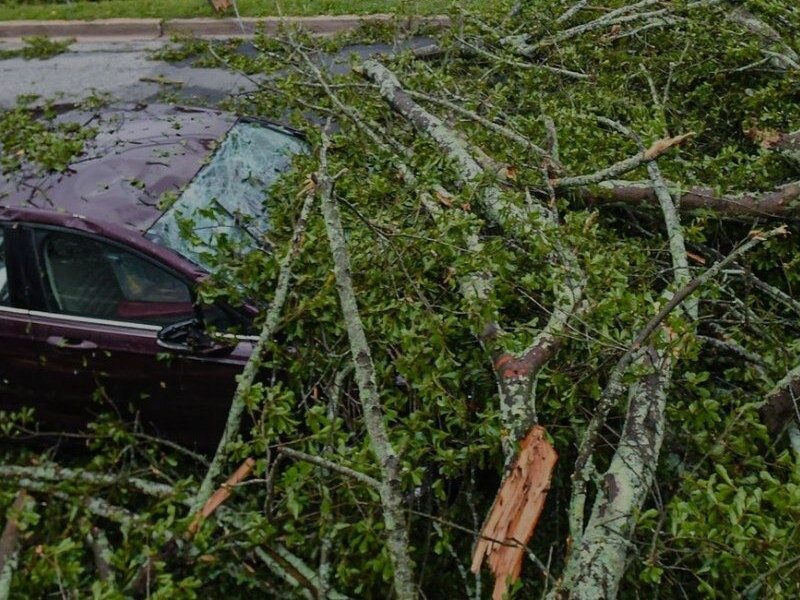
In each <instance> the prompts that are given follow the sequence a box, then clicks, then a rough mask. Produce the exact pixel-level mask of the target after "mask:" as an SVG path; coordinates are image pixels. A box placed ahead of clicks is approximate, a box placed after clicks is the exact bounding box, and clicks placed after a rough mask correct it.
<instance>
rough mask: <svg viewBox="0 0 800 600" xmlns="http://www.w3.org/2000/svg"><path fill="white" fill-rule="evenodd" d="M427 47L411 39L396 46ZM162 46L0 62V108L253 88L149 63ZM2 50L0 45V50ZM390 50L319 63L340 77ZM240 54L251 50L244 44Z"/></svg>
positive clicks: (112, 46) (92, 49) (202, 99)
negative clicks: (23, 100) (352, 61)
mask: <svg viewBox="0 0 800 600" xmlns="http://www.w3.org/2000/svg"><path fill="white" fill-rule="evenodd" d="M429 42H430V40H427V39H425V38H414V39H411V40H408V41H406V42H403V44H402V45H403V46H419V45H424V44H426V43H429ZM163 44H164V42H161V41H128V42H83V43H75V44H72V45H71V46H70V47H69V50H68V51H67V52H65V53H63V54H60V55H58V56H54V57H52V58H49V59H46V60H38V59H33V60H24V59H22V58H11V59H5V60H0V108H7V107H10V106H13V105H14V104H15V103H16V99H17V97H18V96H21V95H27V94H36V95H38V96H40V97H42V98H46V99H52V100H56V101H58V102H70V101H77V100H81V99H83V98H86V97H87V96H89V95H91V94H92V93H93V91H95V92H101V93H106V94H111V95H112V97H113V98H114V99H115V100H118V101H121V102H151V101H154V100H157V99H159V98H161V97H163V96H164V94H169V95H174V97H176V98H177V99H178V101H179V102H181V103H183V104H200V105H213V104H216V103H217V102H219V101H220V100H222V99H224V98H225V97H227V96H229V95H231V94H235V93H240V92H246V91H251V90H253V89H254V87H255V84H254V83H253V82H252V81H250V80H248V79H247V78H245V77H243V76H241V75H239V74H238V73H234V72H231V71H228V70H225V69H205V68H194V67H192V66H191V65H190V64H188V63H186V64H170V63H165V62H162V61H158V60H151V59H150V52H151V51H152V50H156V49H158V48H159V47H160V46H161V45H163ZM7 47H9V46H8V45H7V44H0V49H1V48H7ZM393 50H394V48H393V47H391V46H388V45H384V44H375V45H358V46H351V47H348V48H347V49H345V50H344V51H342V52H340V53H339V54H337V55H335V56H332V57H328V58H327V59H326V60H324V61H323V63H325V65H326V67H327V68H329V69H330V70H332V71H334V72H341V71H343V70H346V69H347V68H348V67H347V62H348V57H349V56H350V54H353V53H355V54H358V55H360V56H362V57H363V56H368V55H371V54H375V53H388V52H392V51H393ZM241 51H243V52H253V51H254V49H253V48H252V46H251V45H250V44H249V42H245V43H244V44H243V46H242V49H241ZM159 81H161V82H172V83H159Z"/></svg>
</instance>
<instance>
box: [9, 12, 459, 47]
mask: <svg viewBox="0 0 800 600" xmlns="http://www.w3.org/2000/svg"><path fill="white" fill-rule="evenodd" d="M395 19H396V17H395V16H394V15H390V14H375V15H335V16H332V15H331V16H329V15H322V16H315V17H246V18H242V19H241V21H239V20H238V19H233V18H216V19H215V18H197V19H168V20H161V19H97V20H95V21H3V22H0V39H4V40H8V39H19V38H23V37H28V36H34V35H38V36H47V37H49V38H75V39H76V40H77V41H83V42H91V41H101V40H102V41H108V40H114V39H125V40H154V39H158V38H162V37H168V36H170V35H175V34H182V35H192V36H196V37H207V38H213V37H250V36H252V35H253V34H254V33H255V32H256V31H257V30H258V29H259V28H260V27H263V28H264V31H265V32H266V33H275V32H276V31H277V30H278V29H279V27H280V26H281V25H283V26H286V25H290V26H298V27H302V28H303V29H306V30H308V31H309V32H311V33H313V34H316V35H330V34H334V33H340V32H343V31H352V30H353V29H356V28H357V27H358V26H359V25H360V24H362V23H388V22H390V21H394V20H395ZM398 22H399V23H403V24H406V25H407V26H413V25H432V26H435V27H446V26H447V25H448V24H449V23H450V19H449V18H448V17H446V16H431V17H408V18H405V19H399V20H398Z"/></svg>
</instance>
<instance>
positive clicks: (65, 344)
mask: <svg viewBox="0 0 800 600" xmlns="http://www.w3.org/2000/svg"><path fill="white" fill-rule="evenodd" d="M59 118H60V119H63V120H67V121H70V122H74V121H79V122H81V123H82V124H85V125H86V126H89V127H93V128H95V129H96V131H97V135H96V137H95V138H94V140H93V141H92V142H90V143H89V144H88V146H87V149H86V152H85V153H83V154H82V155H81V156H79V157H78V158H76V159H75V160H74V162H73V163H72V164H71V165H70V166H69V167H68V168H67V169H66V170H65V171H63V172H59V173H46V174H41V173H39V172H37V171H36V169H35V167H33V166H26V167H24V168H23V169H22V170H20V171H15V172H12V173H7V174H2V173H0V403H1V404H0V408H2V409H4V410H10V409H12V410H13V409H16V408H18V407H21V406H31V407H33V408H34V409H35V416H36V417H37V419H38V420H39V421H40V422H41V423H42V426H43V427H44V428H51V429H54V430H58V431H61V430H68V429H75V428H79V427H81V426H82V425H84V424H85V423H86V422H87V421H89V420H90V419H91V418H92V417H93V415H96V414H98V413H100V412H102V411H103V410H108V409H109V405H108V403H107V402H103V401H102V400H104V399H105V400H106V401H111V402H112V403H113V404H114V406H115V407H116V408H117V409H119V410H122V411H132V412H133V413H135V414H136V415H137V416H138V418H139V419H140V421H141V423H142V424H143V425H145V426H146V427H148V428H150V429H151V430H155V431H156V432H157V433H159V434H161V435H164V436H166V437H169V438H172V439H174V440H177V441H179V442H182V443H185V444H190V445H194V446H202V447H210V446H213V445H215V444H216V442H217V439H218V435H219V432H220V431H221V428H222V425H223V424H224V420H225V415H226V414H227V411H228V407H229V405H230V398H231V395H232V393H233V390H234V386H235V376H236V374H237V373H239V372H240V371H241V369H242V366H243V364H244V362H245V361H246V360H247V357H248V356H249V354H250V352H251V348H252V344H253V341H254V338H252V337H249V336H248V335H246V334H248V333H252V319H253V318H254V316H255V314H254V312H255V311H254V309H252V308H251V307H246V306H245V307H234V306H228V305H226V304H223V303H218V304H216V305H212V306H204V307H202V309H201V308H199V304H198V303H197V302H196V298H195V291H194V290H195V287H196V285H197V283H198V281H199V280H201V279H202V278H203V277H205V276H206V275H207V274H208V272H209V269H210V268H211V267H209V266H208V265H207V264H206V263H207V260H206V258H207V256H208V249H209V247H213V246H214V244H215V243H217V241H218V240H219V239H221V238H220V236H225V239H227V240H229V241H230V240H234V241H236V242H237V243H239V244H242V245H244V247H245V248H247V247H253V248H256V247H258V246H259V245H261V244H262V239H263V234H264V232H265V230H266V226H267V215H266V211H265V199H266V198H267V196H268V190H269V188H270V185H271V184H272V183H273V182H274V181H275V179H276V178H277V177H278V176H279V175H280V174H281V173H282V172H284V171H286V170H287V169H288V168H289V167H290V165H291V160H292V156H294V155H295V154H298V153H300V152H303V151H304V148H305V146H304V143H303V140H302V139H301V138H300V137H299V136H298V134H297V133H296V132H293V131H291V130H289V129H286V128H283V127H280V126H277V125H275V124H272V123H267V122H263V121H258V120H254V119H243V118H237V117H235V116H232V115H228V114H225V113H220V112H218V111H213V110H207V109H197V108H191V109H189V108H182V107H175V106H165V105H148V106H145V107H135V108H132V109H131V108H114V109H104V110H103V111H102V113H101V114H99V115H92V114H81V113H75V112H72V113H71V114H64V115H62V116H60V117H59ZM187 223H191V230H190V232H189V234H188V235H187V231H186V227H187V225H186V224H187ZM207 329H213V330H215V331H236V332H239V333H237V334H231V335H228V336H227V337H225V338H224V339H222V341H221V340H220V336H218V335H217V336H210V335H208V334H207V333H206V330H207ZM98 390H99V392H98ZM98 395H99V397H100V399H101V402H100V403H98V402H97V401H96V400H97V397H98Z"/></svg>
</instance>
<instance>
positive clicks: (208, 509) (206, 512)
mask: <svg viewBox="0 0 800 600" xmlns="http://www.w3.org/2000/svg"><path fill="white" fill-rule="evenodd" d="M255 466H256V461H255V460H253V459H252V458H249V457H248V458H246V459H245V461H244V462H243V463H242V464H241V465H239V468H238V469H236V471H234V473H233V475H231V476H230V477H228V479H227V481H225V483H223V484H222V485H221V486H219V488H218V489H217V491H216V492H214V493H213V494H212V495H211V497H210V498H209V499H208V500H207V501H206V503H205V504H204V505H203V508H201V509H200V511H199V512H198V513H197V515H195V518H194V521H192V523H191V524H190V525H189V527H188V528H187V530H186V535H187V537H189V538H191V537H193V536H194V534H195V533H197V530H198V529H199V528H200V525H202V523H203V521H205V520H206V519H207V518H208V517H210V516H211V515H212V514H214V511H216V510H217V509H218V508H219V507H220V505H221V504H222V503H223V502H225V501H226V500H227V499H228V498H230V496H231V493H232V492H231V489H232V488H233V487H235V486H236V485H238V484H240V483H241V482H242V481H244V480H245V479H247V478H248V477H249V476H250V474H251V473H252V472H253V469H254V468H255Z"/></svg>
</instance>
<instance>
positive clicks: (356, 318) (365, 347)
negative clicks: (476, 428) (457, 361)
mask: <svg viewBox="0 0 800 600" xmlns="http://www.w3.org/2000/svg"><path fill="white" fill-rule="evenodd" d="M322 135H323V141H322V146H321V148H320V167H319V172H318V174H317V193H318V194H319V198H320V202H321V205H322V214H323V217H324V219H325V229H326V231H327V234H328V242H329V245H330V251H331V255H332V257H333V264H334V269H333V270H334V275H335V277H336V288H337V290H338V292H339V302H340V305H341V310H342V317H343V319H344V322H345V327H346V329H347V335H348V338H349V339H350V353H351V357H352V360H353V366H354V369H355V378H356V383H357V385H358V391H359V397H360V399H361V404H362V406H363V407H364V423H365V425H366V428H367V433H368V435H369V439H370V443H371V446H372V451H373V453H374V454H375V457H376V458H377V460H378V465H379V467H380V471H381V481H380V487H379V492H380V496H381V504H382V506H383V521H384V526H385V529H386V540H387V547H388V549H389V554H390V556H391V558H392V564H393V566H394V586H395V593H396V594H397V597H398V598H399V599H400V600H411V599H413V598H416V597H417V590H416V585H415V583H414V579H413V567H412V562H411V556H410V544H409V540H408V532H407V531H406V524H405V521H406V519H405V515H404V513H403V509H402V501H403V500H402V493H401V489H400V485H401V481H400V459H399V457H398V456H397V453H396V451H395V449H394V447H393V446H392V444H391V442H390V440H389V433H388V431H387V429H386V425H385V424H384V422H383V407H382V406H381V403H380V397H379V395H378V389H377V383H376V378H375V367H374V365H373V363H372V355H371V353H370V348H369V343H368V342H367V337H366V334H365V332H364V326H363V324H362V322H361V316H360V314H359V311H358V302H357V300H356V295H355V290H354V289H353V281H352V277H351V268H350V253H349V251H348V249H347V242H346V238H345V234H344V228H343V226H342V220H341V216H340V215H339V207H338V205H337V203H336V201H335V200H334V198H333V180H332V179H331V177H330V175H329V174H328V172H327V166H328V163H327V151H328V144H329V141H328V138H327V135H326V134H325V133H324V132H323V134H322Z"/></svg>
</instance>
